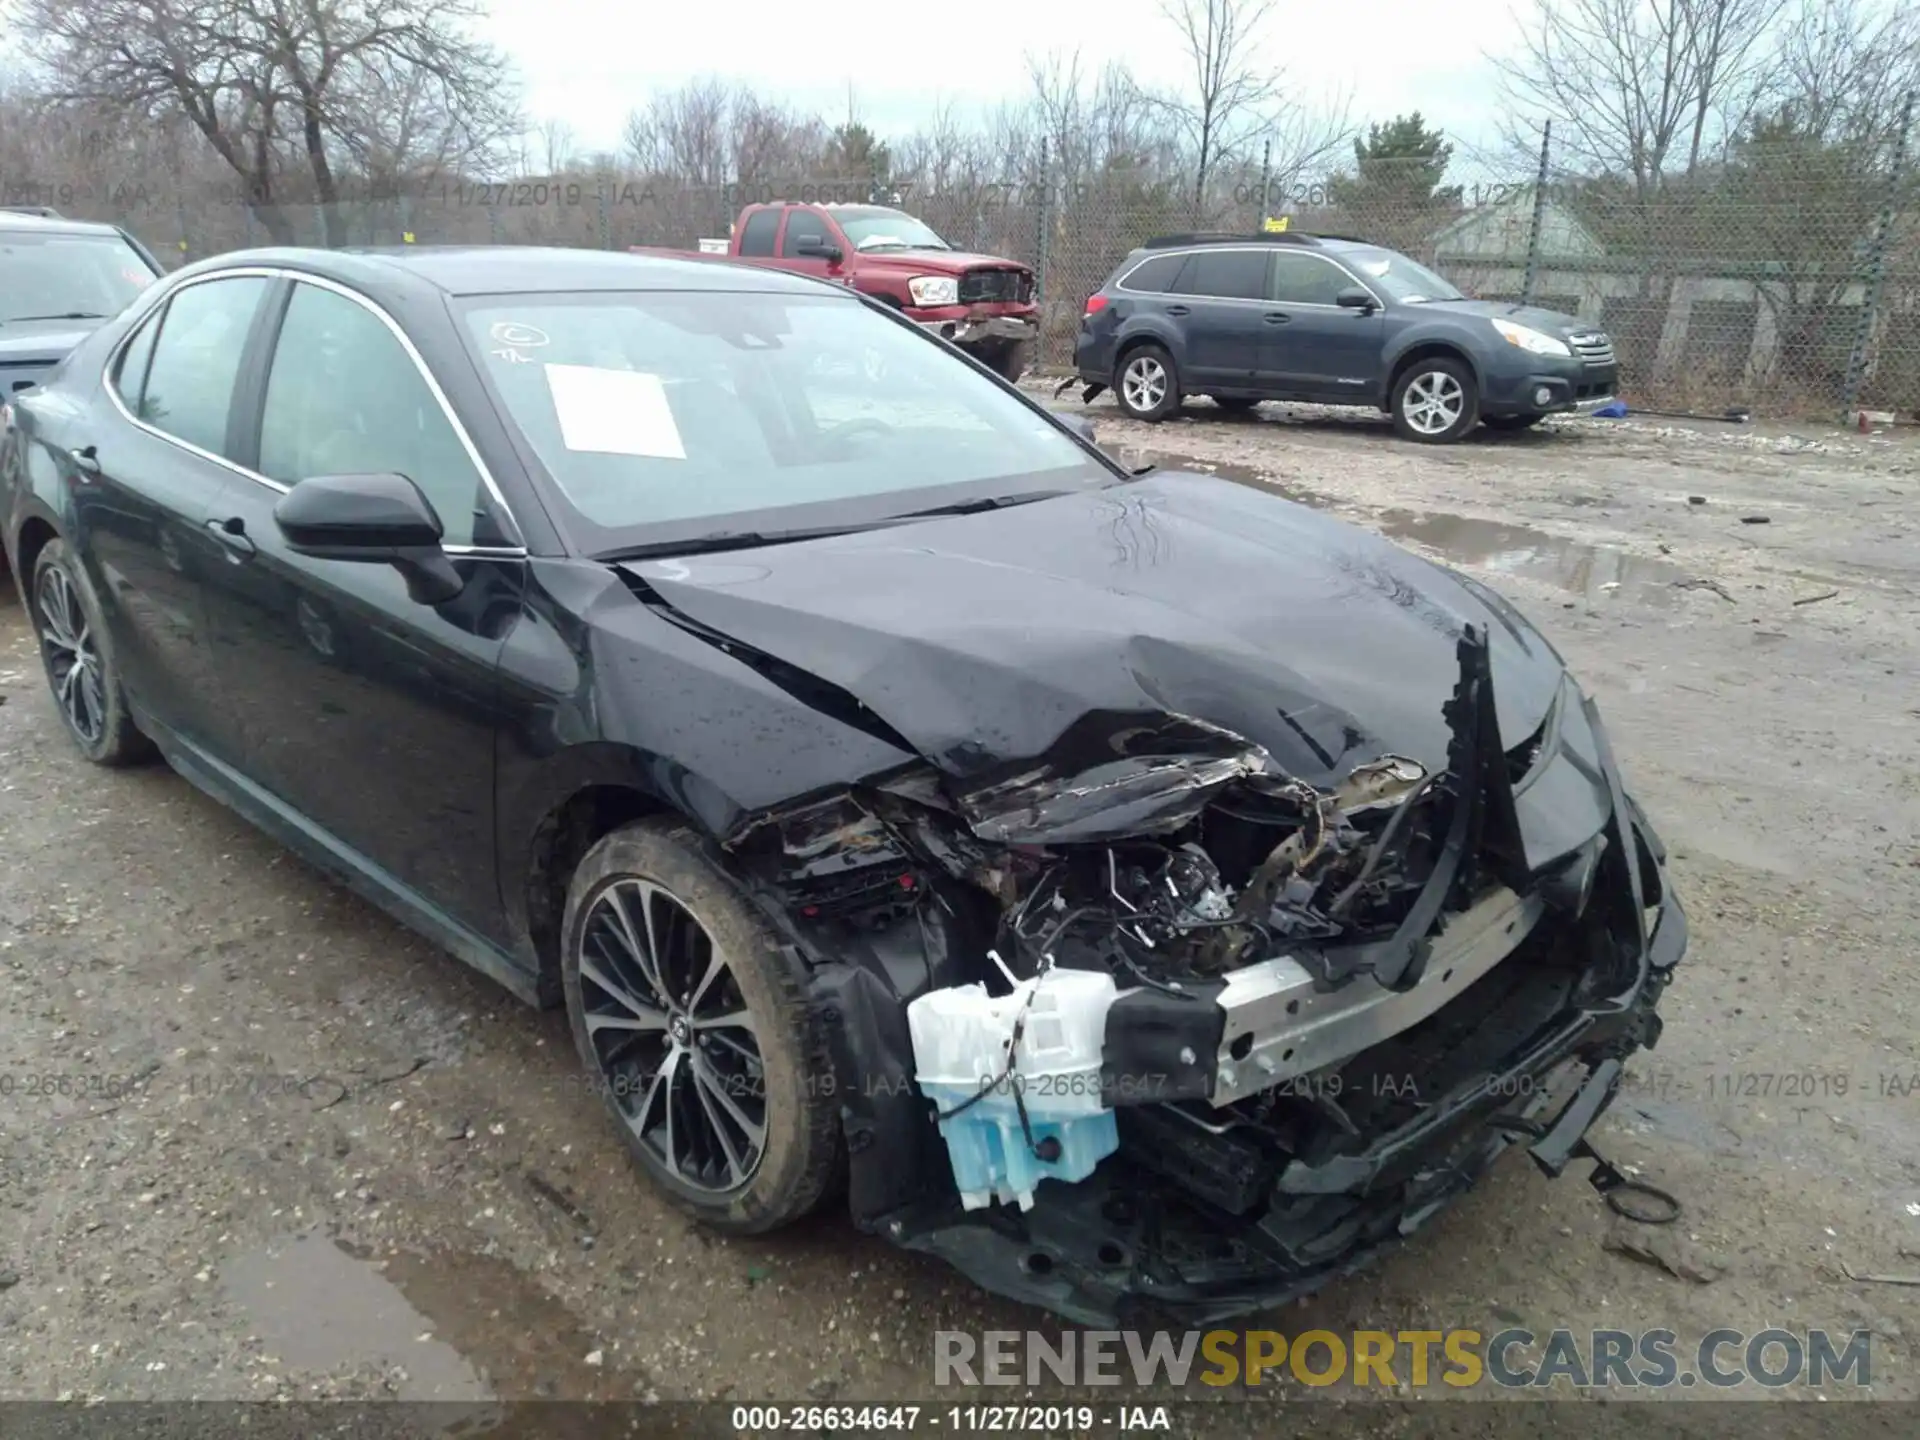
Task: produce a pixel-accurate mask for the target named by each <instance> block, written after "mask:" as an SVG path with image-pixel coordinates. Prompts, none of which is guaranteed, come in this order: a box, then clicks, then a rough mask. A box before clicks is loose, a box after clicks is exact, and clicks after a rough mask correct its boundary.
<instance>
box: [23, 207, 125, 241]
mask: <svg viewBox="0 0 1920 1440" xmlns="http://www.w3.org/2000/svg"><path fill="white" fill-rule="evenodd" d="M7 231H26V232H30V233H32V234H35V235H118V234H119V233H120V227H119V226H117V225H109V224H107V223H106V222H105V221H104V220H69V219H68V218H67V217H66V216H64V215H32V214H29V213H27V212H26V211H24V210H7V209H0V233H4V232H7Z"/></svg>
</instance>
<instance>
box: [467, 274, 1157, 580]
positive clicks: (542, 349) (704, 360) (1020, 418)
mask: <svg viewBox="0 0 1920 1440" xmlns="http://www.w3.org/2000/svg"><path fill="white" fill-rule="evenodd" d="M465 322H466V325H467V327H468V334H469V336H470V339H471V343H472V345H473V347H474V353H475V355H476V356H477V357H478V359H479V361H480V364H481V366H482V368H483V369H484V371H485V373H486V375H487V378H488V380H489V382H490V384H491V387H492V389H493V391H494V392H495V394H496V396H497V397H498V400H499V402H500V404H501V406H502V407H503V408H504V409H505V411H506V412H507V414H508V415H509V416H511V417H512V420H513V422H514V423H515V424H516V425H517V426H518V427H519V429H520V430H521V431H522V432H523V433H524V435H525V436H526V439H527V441H528V443H529V444H530V446H531V447H532V449H533V451H534V453H535V454H536V455H538V457H539V459H540V461H541V463H542V464H543V465H544V466H545V468H546V470H547V472H548V473H549V474H550V475H551V476H552V477H553V480H554V483H555V484H556V485H557V486H558V488H559V490H560V492H561V495H562V496H563V497H564V499H565V502H566V504H567V506H568V507H569V508H570V509H571V510H572V511H573V512H574V513H573V516H572V517H571V521H570V523H569V526H568V528H569V529H570V530H572V531H575V532H577V533H576V537H575V538H576V543H577V544H578V545H579V546H580V548H581V549H583V550H585V551H587V552H588V553H590V554H602V555H606V554H614V553H619V552H621V551H626V550H632V549H639V548H647V549H652V548H656V547H658V546H661V545H662V544H665V543H671V542H679V541H683V540H684V541H699V540H702V539H705V540H709V541H712V540H715V539H717V538H720V537H724V536H728V535H738V534H741V533H742V532H746V531H753V532H767V531H771V530H774V529H782V530H785V529H792V528H797V527H804V526H822V527H832V528H837V527H848V528H858V527H859V526H862V525H869V524H879V523H884V522H886V521H888V520H890V519H894V518H897V517H900V516H903V515H908V514H912V513H915V512H917V511H920V510H923V509H929V508H934V507H939V506H944V505H949V504H967V503H974V502H976V501H981V500H993V499H1001V498H1004V497H1008V496H1012V495H1018V496H1019V497H1021V498H1022V499H1025V498H1031V497H1034V496H1036V495H1039V494H1046V493H1057V492H1061V491H1068V490H1076V489H1086V488H1090V487H1096V486H1099V485H1104V484H1111V483H1114V482H1115V481H1116V479H1117V478H1118V477H1119V473H1120V472H1118V471H1117V470H1115V469H1112V468H1110V467H1108V466H1105V465H1102V464H1101V463H1100V461H1099V460H1098V459H1096V458H1095V457H1094V456H1093V455H1091V454H1089V453H1088V451H1087V450H1086V449H1085V448H1083V447H1082V446H1081V445H1080V444H1079V443H1078V442H1077V441H1076V440H1074V439H1073V438H1072V437H1071V436H1069V435H1068V434H1066V433H1065V432H1064V431H1063V430H1061V429H1060V428H1059V427H1058V426H1057V425H1056V424H1055V423H1054V422H1052V421H1050V420H1049V419H1048V418H1047V417H1046V415H1045V414H1044V413H1042V412H1040V411H1038V410H1036V409H1035V408H1033V407H1032V406H1030V405H1028V404H1026V403H1025V402H1024V401H1022V400H1021V399H1020V397H1018V396H1017V395H1013V394H1010V393H1009V392H1008V391H1007V390H1006V389H1005V388H1004V387H1003V386H1002V385H1001V384H1000V383H999V382H998V381H996V380H994V379H993V378H992V377H990V376H988V375H985V374H983V373H981V372H980V371H979V370H977V369H975V368H974V367H973V366H971V365H969V364H968V363H967V362H966V361H965V360H963V359H960V358H959V357H957V356H955V355H953V354H951V353H949V352H948V351H947V350H946V349H944V348H943V347H942V346H941V345H940V344H938V343H937V342H935V341H933V340H929V339H927V338H926V337H925V336H923V335H922V334H920V332H918V331H917V330H915V329H914V328H913V327H911V326H909V325H906V324H903V323H901V322H899V321H895V320H891V319H889V318H887V317H886V316H884V315H881V314H878V313H877V312H875V311H874V310H872V309H871V308H869V307H868V306H867V305H866V304H864V303H862V302H861V301H859V300H855V299H852V298H850V297H845V296H838V295H798V294H793V295H789V294H769V293H757V294H756V293H739V292H718V293H716V292H701V291H688V292H659V291H646V292H626V293H592V294H564V295H562V294H536V295H524V296H518V297H512V296H498V295H489V296H485V297H479V298H476V299H475V300H473V301H471V302H469V303H468V304H467V306H466V307H465Z"/></svg>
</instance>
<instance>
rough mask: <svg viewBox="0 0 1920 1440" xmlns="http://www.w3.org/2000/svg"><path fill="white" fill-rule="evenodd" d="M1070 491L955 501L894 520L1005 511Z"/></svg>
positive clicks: (1038, 491) (1028, 491)
mask: <svg viewBox="0 0 1920 1440" xmlns="http://www.w3.org/2000/svg"><path fill="white" fill-rule="evenodd" d="M1072 493H1073V492H1072V491H1070V490H1057V489H1056V490H1027V491H1023V492H1022V493H1020V494H1017V495H988V496H986V497H985V498H984V499H980V500H956V501H955V502H954V503H953V504H951V505H935V506H933V507H932V508H931V509H927V510H909V511H907V512H906V513H904V514H901V515H895V516H892V517H891V518H892V519H894V520H933V519H937V518H939V517H940V516H942V515H979V514H981V513H983V512H984V511H987V510H1005V509H1007V508H1008V507H1009V506H1013V505H1027V504H1030V503H1032V502H1033V501H1035V500H1051V499H1052V498H1053V497H1054V496H1056V495H1070V494H1072Z"/></svg>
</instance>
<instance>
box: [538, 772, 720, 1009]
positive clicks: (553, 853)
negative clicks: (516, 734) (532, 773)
mask: <svg viewBox="0 0 1920 1440" xmlns="http://www.w3.org/2000/svg"><path fill="white" fill-rule="evenodd" d="M581 751H585V752H594V753H591V754H583V753H580V752H568V753H567V755H566V756H565V757H556V760H558V761H559V765H558V768H557V770H556V771H555V772H554V773H552V774H549V775H543V776H542V777H541V779H542V780H543V781H544V782H545V783H542V784H540V785H539V787H538V799H537V800H530V801H528V802H527V803H525V804H524V805H520V806H515V807H513V811H512V814H511V816H508V815H503V817H502V819H503V822H504V824H503V830H502V837H501V850H502V854H501V859H502V862H503V863H502V873H501V886H500V890H501V899H502V901H503V902H504V903H505V905H506V908H507V918H508V922H509V924H510V925H511V926H512V929H513V931H514V933H516V934H518V935H520V936H521V937H523V943H524V945H525V948H526V952H527V954H528V958H529V959H530V960H531V961H532V963H533V967H534V981H535V988H536V992H537V994H538V997H539V1003H540V1004H541V1006H542V1007H545V1008H551V1007H552V1006H555V1005H558V1004H559V1003H560V1000H561V994H560V947H561V927H562V924H563V923H564V919H565V916H566V909H567V890H568V887H569V886H570V885H571V884H572V883H573V876H574V872H575V871H577V870H578V869H579V868H580V862H581V860H583V859H584V858H585V857H586V854H587V852H588V851H589V850H591V849H592V848H593V847H594V846H595V845H596V844H598V843H599V842H600V841H601V840H602V839H604V838H605V837H606V836H608V835H610V834H612V833H613V832H614V831H615V830H618V829H620V828H621V827H623V826H626V825H631V824H632V823H633V822H634V821H636V820H646V819H650V818H652V817H654V816H674V817H677V818H687V812H686V810H685V809H684V808H683V807H682V806H680V805H677V804H675V803H674V802H672V801H671V800H669V799H667V798H665V797H664V796H663V795H661V794H660V792H659V791H658V790H657V789H656V788H655V787H654V786H653V785H652V784H651V783H650V781H649V779H648V777H647V775H646V772H645V769H644V764H645V762H644V759H643V757H641V756H639V755H637V754H630V753H626V752H624V750H623V747H620V746H614V745H590V746H583V747H581Z"/></svg>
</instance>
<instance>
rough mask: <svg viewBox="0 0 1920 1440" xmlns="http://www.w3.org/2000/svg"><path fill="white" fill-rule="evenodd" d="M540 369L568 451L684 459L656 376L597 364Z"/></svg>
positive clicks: (675, 426) (685, 451) (563, 442)
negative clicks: (604, 367) (545, 378)
mask: <svg viewBox="0 0 1920 1440" xmlns="http://www.w3.org/2000/svg"><path fill="white" fill-rule="evenodd" d="M546 370H547V389H548V390H549V391H550V392H551V393H552V395H553V411H554V414H555V415H556V416H558V417H559V420H560V440H561V443H562V444H564V445H565V446H566V447H567V448H568V449H569V450H586V451H592V452H594V453H595V454H600V455H644V456H647V457H649V458H651V459H654V460H684V459H686V458H687V449H686V446H685V445H684V444H682V443H681V440H680V427H679V426H678V425H676V424H674V421H673V407H672V406H670V405H669V404H667V392H666V387H665V386H663V385H662V384H661V383H660V377H659V376H658V375H649V374H647V373H645V372H644V371H640V370H603V369H601V368H600V367H599V366H597V365H549V366H547V367H546Z"/></svg>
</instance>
